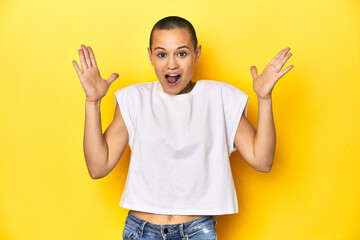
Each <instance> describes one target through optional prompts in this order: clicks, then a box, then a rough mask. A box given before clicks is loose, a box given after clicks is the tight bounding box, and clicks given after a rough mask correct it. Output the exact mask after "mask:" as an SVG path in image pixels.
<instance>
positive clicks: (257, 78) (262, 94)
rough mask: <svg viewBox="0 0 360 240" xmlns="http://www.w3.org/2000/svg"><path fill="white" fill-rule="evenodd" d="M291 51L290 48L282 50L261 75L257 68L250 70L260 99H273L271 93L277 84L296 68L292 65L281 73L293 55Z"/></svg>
mask: <svg viewBox="0 0 360 240" xmlns="http://www.w3.org/2000/svg"><path fill="white" fill-rule="evenodd" d="M289 50H290V48H286V49H283V50H281V51H280V52H279V53H278V54H277V55H276V56H275V57H274V58H273V59H272V60H271V62H270V63H269V64H268V65H267V66H266V67H265V68H264V71H263V73H261V74H260V75H258V74H257V69H256V67H255V66H252V67H251V68H250V71H251V74H252V76H253V88H254V91H255V92H256V94H257V96H258V97H259V98H262V99H269V98H271V92H272V90H273V88H274V86H275V84H276V82H277V81H278V80H279V79H280V78H281V77H282V76H284V75H285V74H286V73H287V72H289V71H290V70H291V69H292V68H293V67H294V66H293V65H290V66H289V67H287V68H285V69H284V70H282V71H280V70H281V69H282V67H283V66H284V64H285V63H286V62H287V60H288V59H289V58H290V57H291V55H292V54H291V53H288V51H289Z"/></svg>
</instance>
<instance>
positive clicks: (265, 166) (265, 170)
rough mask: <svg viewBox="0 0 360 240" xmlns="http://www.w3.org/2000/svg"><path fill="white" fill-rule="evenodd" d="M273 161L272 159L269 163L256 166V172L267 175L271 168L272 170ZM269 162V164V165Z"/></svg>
mask: <svg viewBox="0 0 360 240" xmlns="http://www.w3.org/2000/svg"><path fill="white" fill-rule="evenodd" d="M273 160H274V159H271V161H268V162H266V163H263V164H259V165H258V166H257V168H255V170H256V171H259V172H262V173H268V172H270V171H271V168H272V164H273ZM269 162H270V163H269Z"/></svg>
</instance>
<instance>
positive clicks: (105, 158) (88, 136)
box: [73, 45, 128, 179]
mask: <svg viewBox="0 0 360 240" xmlns="http://www.w3.org/2000/svg"><path fill="white" fill-rule="evenodd" d="M79 55H80V61H81V66H82V70H80V68H79V66H78V64H77V62H76V61H73V65H74V67H75V70H76V72H77V74H78V76H79V78H80V82H81V84H82V86H83V88H84V91H85V93H86V101H85V129H84V156H85V161H86V165H87V168H88V171H89V174H90V176H91V177H92V178H94V179H97V178H102V177H104V176H106V175H107V174H109V173H110V172H111V170H112V169H113V168H114V167H115V166H116V163H117V162H118V161H119V159H120V158H121V156H122V154H123V152H124V150H125V147H126V145H127V142H128V132H127V129H126V126H125V123H124V120H123V118H122V116H121V113H120V110H119V106H117V107H116V109H115V114H114V119H113V121H112V122H111V124H110V125H109V127H108V128H107V129H106V131H105V133H104V134H103V133H102V128H101V113H100V103H101V99H102V98H103V97H104V96H105V95H106V93H107V91H108V89H109V87H110V84H111V83H112V82H113V81H115V79H116V78H117V77H118V75H117V74H112V75H111V77H110V78H109V79H108V80H104V79H102V78H101V76H100V72H99V70H98V68H97V64H96V60H95V57H94V53H93V52H92V50H91V48H90V47H85V46H84V45H82V46H81V49H80V50H79Z"/></svg>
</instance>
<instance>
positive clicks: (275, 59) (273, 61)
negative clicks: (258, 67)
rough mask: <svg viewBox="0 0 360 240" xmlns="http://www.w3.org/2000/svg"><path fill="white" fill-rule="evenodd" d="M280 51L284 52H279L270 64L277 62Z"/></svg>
mask: <svg viewBox="0 0 360 240" xmlns="http://www.w3.org/2000/svg"><path fill="white" fill-rule="evenodd" d="M282 51H284V49H283V50H281V51H280V52H279V53H278V54H276V56H275V57H274V58H273V59H272V60H271V61H270V64H273V63H274V62H275V61H276V60H277V58H278V57H279V55H280V54H281V52H282Z"/></svg>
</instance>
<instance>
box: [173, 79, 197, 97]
mask: <svg viewBox="0 0 360 240" xmlns="http://www.w3.org/2000/svg"><path fill="white" fill-rule="evenodd" d="M195 84H196V83H193V82H192V81H191V80H190V82H189V83H188V84H187V85H186V87H185V88H184V89H183V90H182V91H181V92H179V93H178V94H176V95H179V94H183V93H189V92H191V90H192V89H193V88H194V86H195Z"/></svg>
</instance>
